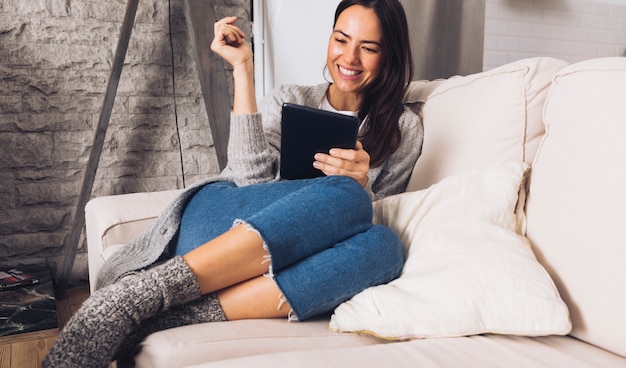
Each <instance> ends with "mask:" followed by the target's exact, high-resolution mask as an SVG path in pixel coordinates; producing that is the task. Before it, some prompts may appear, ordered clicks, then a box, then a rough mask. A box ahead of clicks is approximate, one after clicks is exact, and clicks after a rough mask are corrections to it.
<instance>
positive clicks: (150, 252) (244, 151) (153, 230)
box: [96, 83, 424, 288]
mask: <svg viewBox="0 0 626 368" xmlns="http://www.w3.org/2000/svg"><path fill="white" fill-rule="evenodd" d="M328 86H329V85H328V84H327V83H324V84H320V85H316V86H296V85H286V86H282V87H280V88H278V89H277V90H276V91H274V92H273V93H271V94H269V95H267V96H266V97H264V98H263V99H262V101H261V102H260V104H259V110H260V111H261V112H259V113H256V114H244V115H235V114H231V117H230V120H231V121H230V137H229V145H228V164H227V166H226V168H225V169H224V171H223V172H222V173H221V174H220V175H219V176H217V177H212V178H209V179H206V180H203V181H202V182H199V183H197V184H195V185H193V186H191V187H189V188H187V189H186V190H184V191H183V192H182V193H181V194H180V195H179V196H178V197H177V198H176V199H175V200H174V201H173V202H172V203H171V204H170V205H169V206H168V207H167V208H166V210H165V211H164V212H163V214H162V215H161V216H160V217H159V218H158V219H157V220H156V221H155V222H154V223H153V224H152V225H151V226H150V227H149V228H148V229H147V230H146V231H145V232H144V233H143V234H141V235H140V236H138V237H136V238H135V239H133V240H132V241H131V242H130V243H129V244H127V245H126V246H124V247H122V248H121V249H120V250H119V251H117V252H116V253H114V254H113V255H112V256H111V257H110V258H109V259H108V260H107V261H106V262H105V263H104V265H103V267H102V269H101V270H100V273H99V275H98V280H97V283H96V287H97V288H101V287H104V286H106V285H108V284H111V283H113V282H116V281H117V280H119V279H120V278H121V277H123V276H125V275H128V274H131V273H134V272H136V271H139V270H141V269H145V268H148V267H150V266H151V265H153V264H155V263H157V262H159V261H162V260H165V259H168V258H169V257H171V256H170V254H169V251H170V250H169V244H170V242H171V241H172V239H173V237H174V235H175V234H176V232H177V230H178V227H179V224H180V219H181V216H182V212H183V209H184V208H185V204H186V203H187V201H188V200H189V199H190V198H191V197H192V196H193V195H194V194H195V193H196V192H197V191H198V189H200V188H202V187H203V186H204V185H206V184H209V183H213V182H216V181H233V182H235V183H236V184H237V185H238V186H244V185H250V184H255V183H262V182H269V181H276V180H280V176H279V169H278V168H279V164H280V163H279V158H280V154H279V153H280V120H281V119H280V116H281V108H282V104H283V103H284V102H291V103H295V104H300V105H306V106H311V107H319V106H320V103H321V102H322V100H323V98H324V96H325V93H326V90H327V89H328ZM399 125H400V131H401V133H402V141H401V144H400V147H398V149H397V150H396V152H394V153H393V154H392V155H391V156H390V157H389V158H388V159H387V160H386V161H385V162H384V164H383V165H381V166H378V167H375V168H371V169H370V171H369V174H368V177H369V181H368V184H367V187H366V189H367V191H368V192H369V193H370V196H371V198H372V200H377V199H380V198H383V197H386V196H388V195H391V194H396V193H400V192H402V191H404V190H405V188H406V185H407V183H408V180H409V177H410V175H411V172H412V169H413V166H414V165H415V161H416V160H417V158H418V156H419V155H420V153H421V147H422V141H423V136H424V134H423V132H424V131H423V126H422V122H421V119H420V118H419V117H418V115H416V114H415V113H414V112H413V111H411V110H410V109H409V108H408V107H405V111H404V113H403V114H402V116H401V118H400V122H399Z"/></svg>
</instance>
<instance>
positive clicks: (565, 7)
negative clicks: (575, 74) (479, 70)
mask: <svg viewBox="0 0 626 368" xmlns="http://www.w3.org/2000/svg"><path fill="white" fill-rule="evenodd" d="M625 50H626V0H613V1H611V0H604V1H600V0H598V1H595V0H593V1H592V0H487V2H486V17H485V54H484V60H483V66H484V69H485V70H488V69H491V68H494V67H496V66H498V65H502V64H506V63H508V62H512V61H515V60H519V59H523V58H527V57H535V56H553V57H557V58H560V59H563V60H566V61H569V62H577V61H580V60H584V59H589V58H596V57H604V56H624V53H625V52H626V51H625Z"/></svg>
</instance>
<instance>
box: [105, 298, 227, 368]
mask: <svg viewBox="0 0 626 368" xmlns="http://www.w3.org/2000/svg"><path fill="white" fill-rule="evenodd" d="M224 321H226V315H225V314H224V310H223V309H222V305H221V304H220V302H219V300H218V299H217V296H216V295H215V293H211V294H206V295H203V296H202V297H200V299H197V300H194V301H191V302H189V303H186V304H183V305H179V306H176V307H174V308H171V309H170V310H168V311H165V312H162V313H159V314H157V315H156V316H154V317H152V318H149V319H147V320H145V321H143V322H142V323H141V325H139V327H138V328H136V329H134V330H133V331H132V332H131V333H130V335H128V337H126V339H125V340H124V342H123V343H122V344H121V345H120V348H119V349H118V351H117V353H116V354H115V357H114V359H116V360H117V359H125V360H126V361H128V360H129V359H132V354H133V353H134V352H135V350H136V348H137V346H138V345H139V343H141V342H142V341H143V340H144V339H145V338H146V337H147V336H148V335H150V334H152V333H155V332H158V331H163V330H167V329H170V328H174V327H180V326H188V325H193V324H198V323H207V322H224Z"/></svg>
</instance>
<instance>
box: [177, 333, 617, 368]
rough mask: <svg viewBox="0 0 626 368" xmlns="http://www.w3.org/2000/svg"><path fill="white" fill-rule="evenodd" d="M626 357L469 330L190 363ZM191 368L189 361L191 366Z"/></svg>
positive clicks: (498, 362) (493, 365)
mask: <svg viewBox="0 0 626 368" xmlns="http://www.w3.org/2000/svg"><path fill="white" fill-rule="evenodd" d="M625 366H626V359H624V358H620V357H618V356H616V355H614V354H611V353H609V352H607V351H605V350H602V349H599V348H597V347H594V346H592V345H589V344H585V343H584V342H581V341H579V340H576V339H574V338H571V337H565V336H549V337H540V338H530V337H520V336H495V335H487V336H482V335H481V336H471V337H457V338H447V339H446V338H444V339H425V340H414V341H408V342H399V343H393V344H385V345H378V346H367V347H354V348H337V349H322V350H308V351H293V352H287V353H278V354H267V355H262V356H248V355H245V357H242V358H239V359H233V360H226V361H219V362H212V363H206V364H200V365H197V366H193V367H194V368H200V367H202V368H212V367H216V368H249V367H254V368H275V367H298V368H307V367H314V368H319V367H346V368H352V367H359V368H379V367H394V368H415V367H480V368H502V367H558V368H561V367H567V368H598V367H602V368H624V367H625ZM189 368H191V367H189Z"/></svg>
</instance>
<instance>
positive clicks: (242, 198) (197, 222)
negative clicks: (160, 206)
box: [174, 176, 404, 320]
mask: <svg viewBox="0 0 626 368" xmlns="http://www.w3.org/2000/svg"><path fill="white" fill-rule="evenodd" d="M241 221H243V222H245V223H247V224H249V225H250V226H252V227H253V228H254V229H256V230H257V231H258V232H259V234H260V235H261V237H262V239H263V241H264V242H265V245H266V247H267V250H268V252H269V255H270V259H271V266H270V276H271V277H273V279H274V281H275V282H276V284H277V285H278V287H279V289H280V290H281V292H282V293H283V295H284V297H285V299H286V300H287V302H288V303H289V305H290V306H291V309H292V312H293V313H294V314H295V319H298V320H305V319H307V318H310V317H313V316H316V315H319V314H322V313H328V312H331V311H332V310H333V309H335V307H337V306H338V305H339V304H341V303H342V302H344V301H346V300H348V299H350V298H351V297H352V296H354V295H355V294H357V293H359V292H360V291H362V290H364V289H366V288H368V287H370V286H375V285H379V284H383V283H387V282H389V281H391V280H393V279H395V278H397V277H398V276H399V275H400V272H401V270H402V266H403V263H404V251H403V248H402V244H401V242H400V239H399V238H398V236H397V235H396V234H395V233H394V232H393V231H392V230H390V229H389V228H387V227H385V226H382V225H372V203H371V201H370V198H369V195H368V194H367V192H366V191H365V190H364V189H363V188H362V187H361V186H360V185H359V184H358V183H357V182H356V181H354V180H353V179H350V178H348V177H344V176H326V177H321V178H315V179H306V180H291V181H279V182H272V183H263V184H256V185H250V186H245V187H237V186H236V185H235V184H234V183H229V182H216V183H212V184H209V185H207V186H205V187H204V188H202V189H201V190H199V191H198V193H196V194H195V195H194V196H193V197H192V198H191V200H190V201H189V203H188V204H187V206H186V208H185V210H184V213H183V217H182V219H181V225H180V231H179V235H178V239H177V240H176V243H175V244H174V245H175V247H176V250H175V253H176V254H177V255H184V254H186V253H187V252H189V251H190V250H192V249H194V248H196V247H198V246H200V245H202V244H204V243H206V242H207V241H209V240H211V239H213V238H215V237H217V236H219V235H220V234H222V233H224V232H226V231H228V230H229V229H230V228H231V227H232V226H233V224H234V223H238V222H241Z"/></svg>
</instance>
